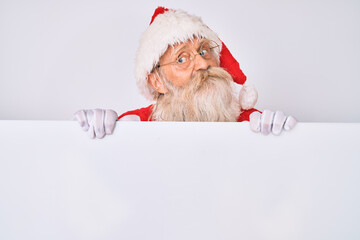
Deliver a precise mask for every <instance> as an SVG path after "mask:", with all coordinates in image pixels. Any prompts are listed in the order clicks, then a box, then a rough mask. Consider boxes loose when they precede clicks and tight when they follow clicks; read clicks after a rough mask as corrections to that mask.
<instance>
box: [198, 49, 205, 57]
mask: <svg viewBox="0 0 360 240" xmlns="http://www.w3.org/2000/svg"><path fill="white" fill-rule="evenodd" d="M206 53H207V50H205V49H203V50H201V51H200V53H199V54H200V55H201V56H204V55H205V54H206Z"/></svg>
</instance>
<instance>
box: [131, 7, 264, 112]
mask: <svg viewBox="0 0 360 240" xmlns="http://www.w3.org/2000/svg"><path fill="white" fill-rule="evenodd" d="M194 37H197V38H207V39H210V40H212V41H214V42H215V43H217V44H218V45H219V46H220V54H219V56H216V57H217V58H218V60H219V61H220V67H222V68H224V69H225V70H226V71H227V72H228V73H229V74H230V75H231V76H232V78H233V80H234V82H236V83H238V84H244V83H245V81H246V76H245V74H244V73H243V72H242V71H241V69H240V65H239V63H238V62H237V61H236V59H235V58H234V57H233V56H232V55H231V53H230V51H229V50H228V48H227V47H226V46H225V44H224V43H223V42H222V41H221V40H220V39H219V37H218V36H217V34H216V33H215V32H213V31H212V30H211V29H210V28H209V27H207V26H206V25H205V24H204V23H203V22H202V20H201V18H200V17H197V16H194V15H190V14H188V13H186V12H184V11H182V10H173V9H167V8H164V7H158V8H157V9H156V10H155V12H154V14H153V16H152V18H151V21H150V25H149V27H148V28H147V29H146V31H145V32H144V33H143V35H142V37H141V39H140V43H139V47H138V50H137V53H136V60H135V77H136V79H137V85H138V87H139V89H140V91H141V93H142V94H143V95H144V96H145V97H146V98H147V99H150V100H153V96H154V89H152V88H151V87H150V86H149V84H148V75H149V74H150V72H151V71H152V69H153V68H154V67H155V66H156V65H157V64H158V62H159V59H160V57H161V56H162V55H163V54H164V53H165V51H166V50H167V48H168V46H172V45H174V44H177V43H182V42H187V41H188V40H192V39H194ZM243 89H244V90H245V88H244V87H243ZM243 89H242V93H241V94H240V98H241V99H240V102H243V101H244V102H246V104H244V106H243V104H242V108H243V109H248V108H252V107H253V106H254V105H255V103H256V100H257V94H256V99H254V91H255V92H256V90H255V89H251V90H250V92H251V94H250V95H251V96H246V95H247V93H246V92H249V91H244V90H243ZM240 104H241V103H240ZM245 105H246V106H245Z"/></svg>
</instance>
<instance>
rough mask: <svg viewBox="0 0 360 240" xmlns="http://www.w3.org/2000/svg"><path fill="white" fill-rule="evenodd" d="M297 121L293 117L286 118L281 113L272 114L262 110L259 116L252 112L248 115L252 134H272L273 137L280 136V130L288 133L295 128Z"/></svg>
mask: <svg viewBox="0 0 360 240" xmlns="http://www.w3.org/2000/svg"><path fill="white" fill-rule="evenodd" d="M296 123H297V121H296V119H295V118H294V117H292V116H288V117H286V116H285V114H284V113H283V112H281V111H276V112H272V111H270V110H264V112H263V113H262V114H261V113H259V112H253V113H252V114H250V128H251V130H252V131H254V132H261V133H263V134H264V135H268V134H269V133H270V132H272V133H273V134H274V135H280V133H281V131H282V129H285V130H286V131H289V130H290V129H292V128H293V127H295V125H296Z"/></svg>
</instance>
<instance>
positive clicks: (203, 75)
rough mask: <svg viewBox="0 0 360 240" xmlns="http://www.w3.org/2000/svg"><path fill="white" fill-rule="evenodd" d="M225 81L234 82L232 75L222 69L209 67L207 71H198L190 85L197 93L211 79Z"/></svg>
mask: <svg viewBox="0 0 360 240" xmlns="http://www.w3.org/2000/svg"><path fill="white" fill-rule="evenodd" d="M219 78H220V79H224V80H227V81H230V82H232V81H233V79H232V77H231V75H230V74H229V73H228V72H227V71H226V70H225V69H224V68H222V67H209V68H207V69H201V70H198V71H197V72H196V73H194V74H193V76H192V78H191V80H190V82H189V84H188V85H190V86H191V87H193V89H194V90H195V91H196V90H198V89H199V88H200V87H201V86H203V85H204V83H206V82H207V81H208V80H210V79H219Z"/></svg>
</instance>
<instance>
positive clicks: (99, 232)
mask: <svg viewBox="0 0 360 240" xmlns="http://www.w3.org/2000/svg"><path fill="white" fill-rule="evenodd" d="M359 136H360V124H359V123H354V124H340V123H339V124H336V123H299V124H298V125H297V126H296V127H295V129H293V130H292V131H290V132H284V133H282V135H281V136H279V137H276V136H272V135H269V136H263V135H261V134H255V133H253V132H251V131H250V129H249V125H248V123H174V122H173V123H155V122H140V123H139V122H118V123H117V126H116V129H115V132H114V134H113V135H112V136H107V137H105V138H104V139H101V140H99V139H95V140H92V139H88V138H87V136H86V134H85V133H84V132H82V130H81V129H80V127H79V126H78V123H76V122H71V121H0V148H1V149H0V239H1V240H7V239H39V240H43V239H44V240H45V239H46V240H48V239H67V240H68V239H102V240H103V239H124V240H125V239H126V240H135V239H136V240H145V239H146V240H149V239H150V240H159V239H164V240H165V239H169V240H177V239H179V240H180V239H181V240H184V239H194V240H195V239H196V240H199V239H206V240H215V239H216V240H217V239H219V240H220V239H221V240H228V239H229V240H230V239H233V240H239V239H277V240H278V239H286V240H288V239H307V240H308V239H336V240H338V239H347V240H348V239H360V224H359V223H360V204H359V203H360V145H359V142H360V141H359V140H360V137H359Z"/></svg>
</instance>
